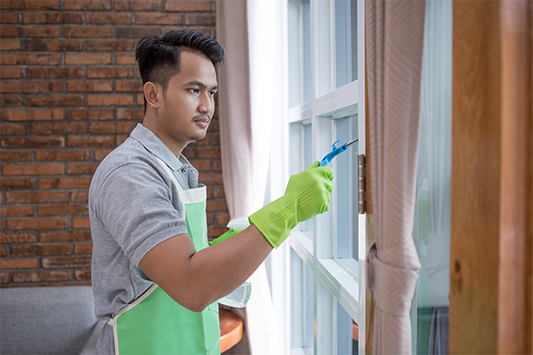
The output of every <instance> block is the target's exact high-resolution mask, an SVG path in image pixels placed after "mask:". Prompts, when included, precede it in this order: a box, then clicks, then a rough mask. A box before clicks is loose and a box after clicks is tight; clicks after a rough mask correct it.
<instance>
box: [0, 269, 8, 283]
mask: <svg viewBox="0 0 533 355" xmlns="http://www.w3.org/2000/svg"><path fill="white" fill-rule="evenodd" d="M8 283H9V273H8V272H0V284H8Z"/></svg>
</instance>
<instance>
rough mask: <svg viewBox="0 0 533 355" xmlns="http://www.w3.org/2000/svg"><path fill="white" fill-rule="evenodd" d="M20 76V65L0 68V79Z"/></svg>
mask: <svg viewBox="0 0 533 355" xmlns="http://www.w3.org/2000/svg"><path fill="white" fill-rule="evenodd" d="M16 78H22V68H20V67H3V68H0V79H16Z"/></svg>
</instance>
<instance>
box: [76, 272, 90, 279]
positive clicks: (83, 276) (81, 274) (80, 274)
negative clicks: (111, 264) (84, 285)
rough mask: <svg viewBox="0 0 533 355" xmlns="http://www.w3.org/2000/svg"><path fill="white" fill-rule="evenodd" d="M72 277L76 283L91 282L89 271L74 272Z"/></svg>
mask: <svg viewBox="0 0 533 355" xmlns="http://www.w3.org/2000/svg"><path fill="white" fill-rule="evenodd" d="M74 276H75V277H76V280H77V281H90V280H91V270H76V271H74Z"/></svg>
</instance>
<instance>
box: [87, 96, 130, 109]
mask: <svg viewBox="0 0 533 355" xmlns="http://www.w3.org/2000/svg"><path fill="white" fill-rule="evenodd" d="M88 96H89V97H88V100H87V101H88V104H89V106H131V105H133V98H132V97H131V95H121V94H114V95H88Z"/></svg>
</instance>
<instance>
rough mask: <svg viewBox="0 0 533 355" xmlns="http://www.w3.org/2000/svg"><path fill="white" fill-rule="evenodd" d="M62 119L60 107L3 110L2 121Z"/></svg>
mask: <svg viewBox="0 0 533 355" xmlns="http://www.w3.org/2000/svg"><path fill="white" fill-rule="evenodd" d="M62 119H63V110H61V109H31V110H28V109H26V110H3V111H2V120H3V121H55V120H62Z"/></svg>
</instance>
